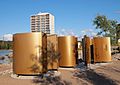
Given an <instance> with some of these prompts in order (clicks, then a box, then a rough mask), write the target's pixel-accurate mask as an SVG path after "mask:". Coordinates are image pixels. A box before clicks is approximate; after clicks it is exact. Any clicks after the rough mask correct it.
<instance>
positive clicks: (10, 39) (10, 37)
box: [0, 34, 13, 41]
mask: <svg viewBox="0 0 120 85" xmlns="http://www.w3.org/2000/svg"><path fill="white" fill-rule="evenodd" d="M0 40H4V41H12V40H13V35H12V34H5V35H2V36H0Z"/></svg>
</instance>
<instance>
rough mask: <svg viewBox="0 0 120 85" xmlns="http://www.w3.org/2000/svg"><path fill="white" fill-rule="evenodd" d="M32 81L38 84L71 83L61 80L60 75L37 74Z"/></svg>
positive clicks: (64, 84)
mask: <svg viewBox="0 0 120 85" xmlns="http://www.w3.org/2000/svg"><path fill="white" fill-rule="evenodd" d="M33 83H35V84H37V85H38V84H40V85H72V83H71V82H68V81H65V80H62V79H61V77H60V76H43V75H42V76H41V75H40V76H37V77H36V78H35V79H34V80H33Z"/></svg>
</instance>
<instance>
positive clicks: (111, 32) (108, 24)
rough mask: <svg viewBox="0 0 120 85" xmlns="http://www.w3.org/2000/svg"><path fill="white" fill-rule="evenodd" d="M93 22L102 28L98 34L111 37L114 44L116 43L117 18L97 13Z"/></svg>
mask: <svg viewBox="0 0 120 85" xmlns="http://www.w3.org/2000/svg"><path fill="white" fill-rule="evenodd" d="M93 24H94V25H95V26H96V29H100V31H99V32H98V33H97V35H103V36H106V37H111V42H112V44H116V27H117V21H116V20H109V19H107V17H106V16H104V15H97V16H96V17H95V19H94V20H93Z"/></svg>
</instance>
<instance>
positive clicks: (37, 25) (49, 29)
mask: <svg viewBox="0 0 120 85" xmlns="http://www.w3.org/2000/svg"><path fill="white" fill-rule="evenodd" d="M30 21H31V32H44V33H46V34H54V16H53V15H52V14H50V13H38V14H35V15H32V16H31V17H30Z"/></svg>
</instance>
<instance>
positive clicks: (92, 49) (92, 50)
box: [90, 45, 94, 64]
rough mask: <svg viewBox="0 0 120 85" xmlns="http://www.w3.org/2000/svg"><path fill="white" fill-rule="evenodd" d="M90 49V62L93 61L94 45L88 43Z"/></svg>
mask: <svg viewBox="0 0 120 85" xmlns="http://www.w3.org/2000/svg"><path fill="white" fill-rule="evenodd" d="M90 50H91V63H92V64H93V63H94V47H93V45H90Z"/></svg>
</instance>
